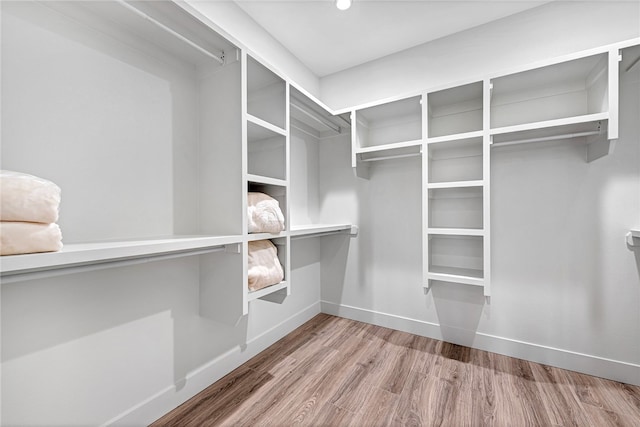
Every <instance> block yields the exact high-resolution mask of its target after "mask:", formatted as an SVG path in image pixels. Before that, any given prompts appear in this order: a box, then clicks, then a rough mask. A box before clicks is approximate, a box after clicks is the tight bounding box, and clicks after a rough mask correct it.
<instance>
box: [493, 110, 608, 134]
mask: <svg viewBox="0 0 640 427" xmlns="http://www.w3.org/2000/svg"><path fill="white" fill-rule="evenodd" d="M608 119H609V113H607V112H605V113H595V114H585V115H582V116H575V117H568V118H564V119H554V120H545V121H542V122H534V123H525V124H521V125H514V126H505V127H499V128H493V129H491V130H490V134H491V135H501V134H507V133H516V132H524V131H533V130H538V129H545V128H552V127H560V126H570V125H576V124H581V123H592V122H599V121H604V120H608Z"/></svg>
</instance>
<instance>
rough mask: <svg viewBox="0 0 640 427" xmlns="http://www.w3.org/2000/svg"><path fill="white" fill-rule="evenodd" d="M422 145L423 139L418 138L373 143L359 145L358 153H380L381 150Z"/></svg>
mask: <svg viewBox="0 0 640 427" xmlns="http://www.w3.org/2000/svg"><path fill="white" fill-rule="evenodd" d="M421 145H422V140H421V139H416V140H413V141H403V142H394V143H392V144H384V145H372V146H369V147H358V149H357V150H356V153H357V154H362V153H378V152H380V151H389V150H397V149H399V148H407V147H419V146H421Z"/></svg>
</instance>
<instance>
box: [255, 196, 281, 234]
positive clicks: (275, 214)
mask: <svg viewBox="0 0 640 427" xmlns="http://www.w3.org/2000/svg"><path fill="white" fill-rule="evenodd" d="M247 206H248V207H247V218H248V223H249V224H248V225H249V233H279V232H281V231H283V230H284V215H283V214H282V210H281V209H280V204H279V203H278V201H277V200H276V199H274V198H272V197H270V196H268V195H266V194H264V193H249V194H248V196H247Z"/></svg>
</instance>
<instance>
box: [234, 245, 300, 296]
mask: <svg viewBox="0 0 640 427" xmlns="http://www.w3.org/2000/svg"><path fill="white" fill-rule="evenodd" d="M264 240H270V241H271V243H273V244H274V245H275V247H276V249H277V250H278V261H279V262H280V265H281V266H282V270H283V271H284V279H283V280H282V281H281V282H279V283H275V284H273V285H270V286H267V287H264V288H262V289H258V290H255V291H250V290H249V289H248V288H247V302H249V301H254V300H257V299H266V300H268V301H272V302H282V300H283V299H284V297H286V296H288V295H289V294H290V292H291V288H290V282H289V274H290V273H289V271H290V269H289V257H290V255H289V239H288V238H287V237H278V238H271V239H264ZM245 286H247V285H246V284H245ZM275 294H278V296H276V295H275ZM278 297H282V298H278Z"/></svg>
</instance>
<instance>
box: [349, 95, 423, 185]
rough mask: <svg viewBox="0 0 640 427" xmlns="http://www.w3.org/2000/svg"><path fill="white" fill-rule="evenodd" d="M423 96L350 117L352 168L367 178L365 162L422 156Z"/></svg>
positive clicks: (360, 112)
mask: <svg viewBox="0 0 640 427" xmlns="http://www.w3.org/2000/svg"><path fill="white" fill-rule="evenodd" d="M422 116H423V114H422V96H414V97H410V98H406V99H400V100H397V101H392V102H388V103H384V104H380V105H375V106H372V107H368V108H364V109H361V110H357V111H353V112H352V114H351V123H352V126H351V165H352V167H354V168H356V171H357V172H358V175H360V176H363V177H367V174H368V169H367V167H366V163H365V162H373V161H380V160H388V159H391V158H402V157H413V156H419V155H420V153H421V150H422V142H423V138H424V130H423V119H422Z"/></svg>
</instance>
